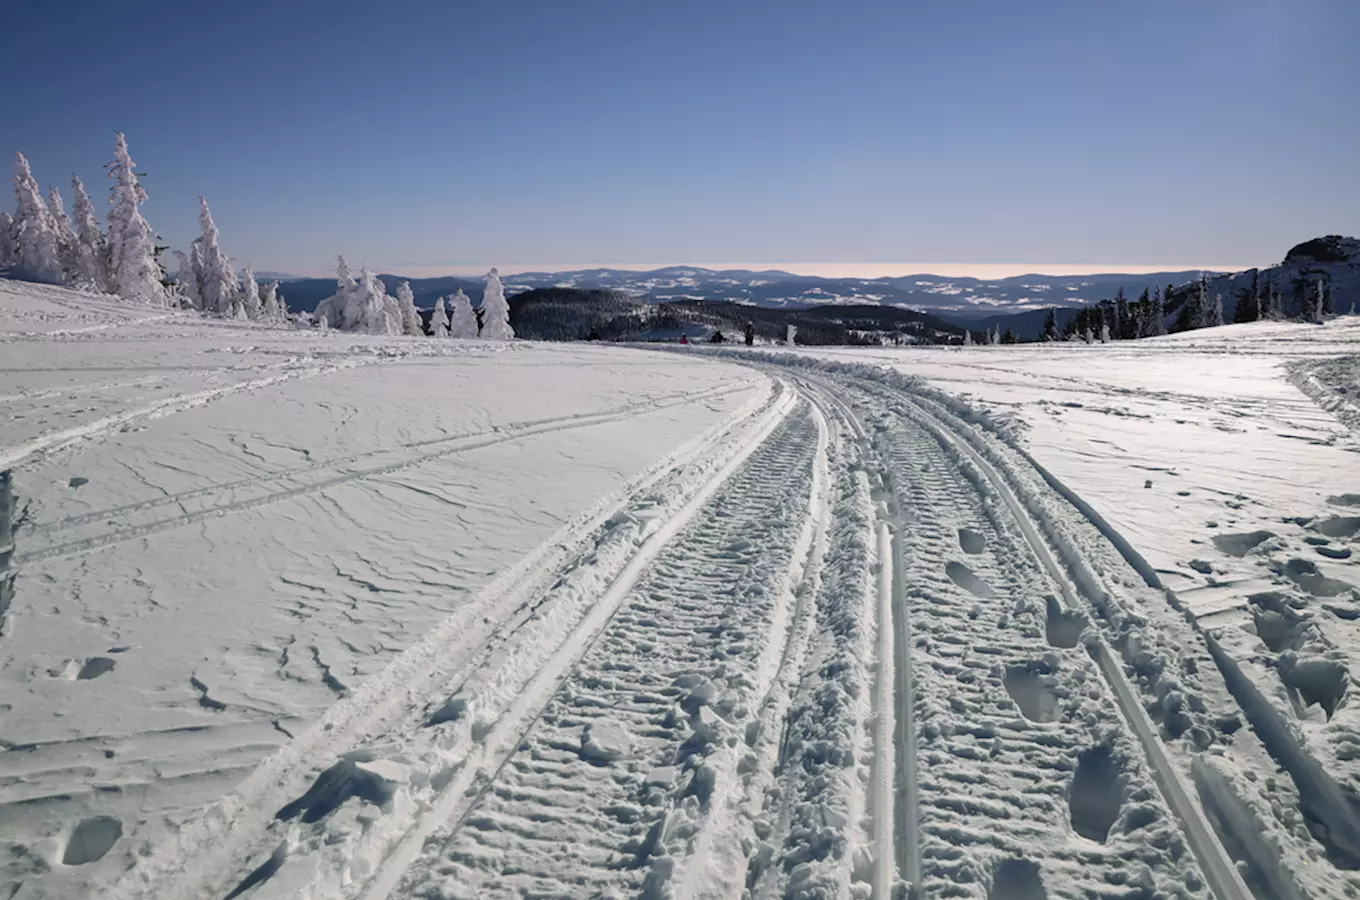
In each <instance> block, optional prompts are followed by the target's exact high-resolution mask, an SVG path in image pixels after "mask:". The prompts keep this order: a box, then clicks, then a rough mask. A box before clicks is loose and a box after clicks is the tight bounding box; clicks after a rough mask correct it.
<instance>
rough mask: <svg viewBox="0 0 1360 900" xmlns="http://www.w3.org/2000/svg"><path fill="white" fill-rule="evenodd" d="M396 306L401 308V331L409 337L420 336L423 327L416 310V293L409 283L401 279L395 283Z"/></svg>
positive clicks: (422, 332) (422, 333)
mask: <svg viewBox="0 0 1360 900" xmlns="http://www.w3.org/2000/svg"><path fill="white" fill-rule="evenodd" d="M397 306H398V307H399V308H400V310H401V333H402V334H405V335H408V336H410V337H421V336H422V335H424V334H425V329H424V328H422V327H420V313H419V312H418V311H417V310H416V295H415V294H414V293H413V292H412V291H411V284H410V282H408V281H403V282H402V283H401V284H399V285H397Z"/></svg>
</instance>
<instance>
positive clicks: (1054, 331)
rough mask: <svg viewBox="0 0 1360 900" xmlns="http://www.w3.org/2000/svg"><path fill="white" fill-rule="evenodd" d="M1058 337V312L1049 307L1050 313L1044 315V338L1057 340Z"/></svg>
mask: <svg viewBox="0 0 1360 900" xmlns="http://www.w3.org/2000/svg"><path fill="white" fill-rule="evenodd" d="M1058 337H1059V335H1058V313H1057V310H1054V309H1049V311H1048V315H1046V316H1044V340H1046V341H1056V340H1057V339H1058Z"/></svg>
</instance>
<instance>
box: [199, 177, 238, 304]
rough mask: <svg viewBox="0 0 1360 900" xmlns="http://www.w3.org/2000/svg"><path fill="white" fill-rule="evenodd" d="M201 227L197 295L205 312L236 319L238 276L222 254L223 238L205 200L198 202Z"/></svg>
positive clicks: (229, 261)
mask: <svg viewBox="0 0 1360 900" xmlns="http://www.w3.org/2000/svg"><path fill="white" fill-rule="evenodd" d="M198 224H199V227H200V228H201V229H202V231H203V236H202V237H200V238H199V239H198V241H197V244H198V259H199V269H200V272H199V283H198V293H199V296H200V297H201V298H202V300H203V311H204V312H210V313H216V314H217V315H219V316H225V317H229V318H230V317H233V313H234V307H235V306H236V295H237V293H238V288H237V285H236V273H235V272H233V271H232V269H231V260H229V259H227V254H225V253H223V252H222V242H221V235H220V234H219V233H218V231H217V223H216V222H214V221H213V216H212V210H211V209H209V208H208V199H207V198H206V197H199V198H198Z"/></svg>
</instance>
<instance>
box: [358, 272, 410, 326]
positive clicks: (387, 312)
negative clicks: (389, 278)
mask: <svg viewBox="0 0 1360 900" xmlns="http://www.w3.org/2000/svg"><path fill="white" fill-rule="evenodd" d="M357 307H358V311H359V318H358V322H357V328H355V329H354V330H356V331H359V332H362V333H364V334H401V333H402V332H401V308H400V307H399V306H398V305H397V302H396V301H395V300H394V299H392V298H391V297H389V296H388V295H387V288H386V287H385V286H384V285H383V283H382V282H381V281H380V280H378V278H377V276H375V275H374V274H373V272H372V271H370V270H369V268H368V266H364V267H363V268H362V269H360V270H359V296H358V304H357Z"/></svg>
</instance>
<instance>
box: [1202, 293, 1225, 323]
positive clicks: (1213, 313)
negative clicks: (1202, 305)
mask: <svg viewBox="0 0 1360 900" xmlns="http://www.w3.org/2000/svg"><path fill="white" fill-rule="evenodd" d="M1204 322H1205V325H1204V327H1205V328H1217V327H1218V326H1220V325H1222V324H1223V295H1222V294H1214V302H1213V303H1210V304H1209V309H1208V312H1207V314H1206V315H1205V317H1204Z"/></svg>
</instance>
